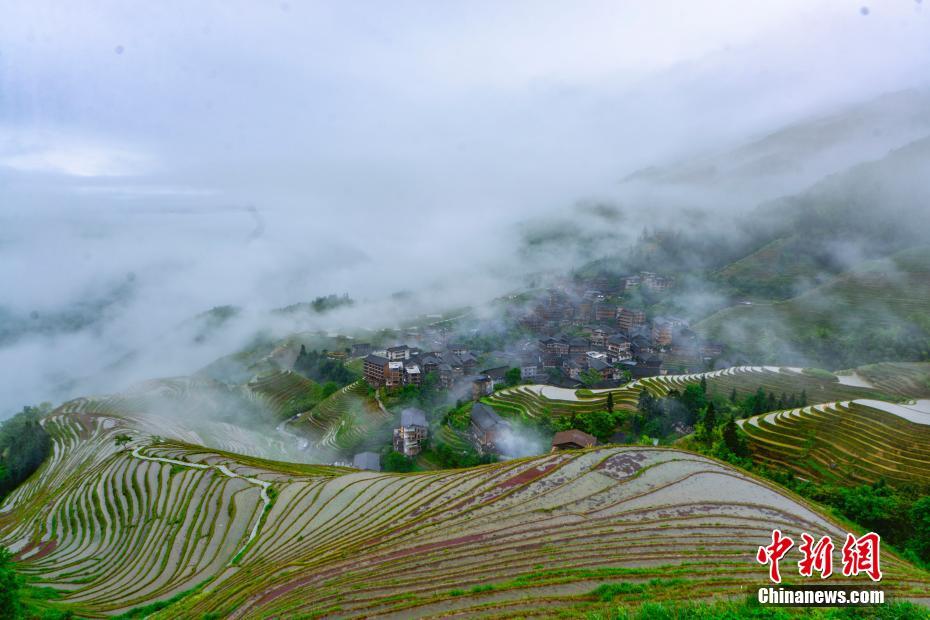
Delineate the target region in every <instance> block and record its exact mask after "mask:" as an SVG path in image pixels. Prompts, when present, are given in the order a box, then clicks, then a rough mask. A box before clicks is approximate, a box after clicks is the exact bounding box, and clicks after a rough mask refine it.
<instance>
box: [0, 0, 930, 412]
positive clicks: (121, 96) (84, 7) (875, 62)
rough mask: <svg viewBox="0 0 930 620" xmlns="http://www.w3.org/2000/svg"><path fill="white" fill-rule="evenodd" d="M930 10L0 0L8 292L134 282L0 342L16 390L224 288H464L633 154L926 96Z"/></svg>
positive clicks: (2, 211) (282, 296) (0, 175)
mask: <svg viewBox="0 0 930 620" xmlns="http://www.w3.org/2000/svg"><path fill="white" fill-rule="evenodd" d="M928 10H930V7H928V6H924V5H923V4H922V3H921V2H919V1H915V0H881V1H874V2H847V1H843V0H834V1H815V0H778V1H777V2H775V1H772V2H745V1H744V0H743V1H740V0H734V1H722V0H702V1H700V2H693V1H692V2H683V1H662V0H654V1H649V2H623V1H620V0H615V1H612V2H600V1H573V2H541V1H532V2H401V1H395V2H327V3H321V2H297V1H290V2H261V1H257V0H256V1H253V2H244V1H243V2H235V1H229V0H226V1H223V2H211V1H207V0H201V1H198V2H173V1H160V2H126V1H121V2H115V1H114V2H97V1H92V0H88V1H85V2H80V3H74V2H72V3H68V2H45V1H43V0H28V1H13V0H0V307H4V308H6V309H8V310H9V311H12V312H14V313H19V314H22V313H26V314H28V313H30V312H43V313H48V312H53V311H55V310H56V309H60V308H63V307H68V306H69V305H70V304H74V303H75V302H76V301H78V300H81V299H86V298H88V297H93V296H95V295H102V294H104V293H105V292H106V291H108V290H110V289H111V288H112V287H113V286H115V285H117V284H118V283H120V282H122V281H124V279H125V278H126V277H127V276H128V275H129V274H132V277H135V280H134V281H135V282H136V283H137V285H136V286H137V293H136V296H135V297H134V299H133V303H132V304H131V305H130V306H129V307H128V308H126V309H124V310H121V314H119V316H117V317H114V321H115V323H114V325H117V326H118V327H114V328H113V330H114V331H108V332H105V333H102V334H99V333H98V334H95V335H94V336H93V337H92V338H91V337H89V336H87V335H82V336H81V339H80V340H70V341H65V340H62V339H55V340H43V339H33V340H30V341H29V343H28V351H27V352H24V351H26V350H24V349H22V348H19V349H10V350H6V351H2V350H0V371H3V372H5V373H8V376H12V377H13V380H12V381H11V382H10V383H16V384H17V387H16V389H15V390H13V389H12V388H10V389H8V390H7V394H6V396H7V397H8V398H11V397H10V396H9V395H10V394H14V395H15V397H16V398H21V399H22V398H26V397H28V398H34V397H38V396H40V395H41V393H42V389H41V386H42V385H44V383H43V381H44V379H43V378H42V377H45V376H47V375H49V373H53V374H54V373H59V374H63V375H67V374H68V368H66V367H64V366H62V367H58V368H54V369H48V368H45V367H41V368H40V366H42V364H43V363H44V362H42V361H41V360H43V359H44V356H45V354H46V352H47V351H48V348H49V347H51V346H54V347H61V348H62V350H66V351H68V352H69V353H70V354H73V355H76V356H78V355H79V352H81V351H92V352H93V355H92V356H91V358H92V360H93V361H95V362H100V361H101V360H103V359H104V358H107V355H110V356H112V355H113V354H114V351H116V352H119V351H121V350H122V349H121V348H120V347H117V346H115V345H114V342H115V341H119V342H121V343H122V344H123V345H124V346H128V345H136V344H139V343H141V342H144V341H146V340H148V339H151V338H153V337H155V336H157V334H159V333H161V331H163V330H164V329H166V328H168V327H170V326H171V325H173V324H174V323H175V322H177V321H180V320H183V319H184V318H186V317H189V316H191V315H192V314H194V313H196V312H199V311H201V310H204V309H206V308H209V307H211V306H214V305H217V304H222V303H237V304H257V305H259V306H272V307H273V306H279V305H283V304H286V303H293V302H296V301H301V300H306V299H309V298H312V297H313V296H315V295H320V294H325V293H329V292H337V293H341V292H349V293H350V294H352V295H353V296H356V297H366V296H372V297H376V296H378V295H383V294H385V293H389V292H391V291H395V290H398V289H401V288H414V287H416V286H418V285H419V284H421V283H422V282H424V281H427V280H430V281H432V280H436V279H442V278H448V277H450V276H454V277H456V278H459V279H458V280H456V281H457V282H459V283H464V282H469V280H467V279H464V278H467V277H468V275H472V276H473V275H474V274H475V272H477V271H480V270H481V269H486V268H487V267H488V264H489V263H490V264H494V263H499V262H503V261H507V260H510V258H511V256H510V255H509V254H508V252H509V250H510V249H511V248H510V246H512V243H509V242H510V241H512V237H510V236H509V234H510V233H509V231H510V230H511V228H509V227H510V226H512V225H513V224H514V223H516V222H520V221H525V220H528V219H533V218H536V217H542V216H543V215H545V214H550V213H558V212H559V211H560V210H564V209H565V208H567V207H568V206H569V205H571V204H573V203H574V202H575V201H577V200H579V199H584V198H590V197H610V196H612V195H613V192H614V191H615V190H616V187H617V184H618V182H619V180H620V179H622V178H623V177H624V176H625V175H626V174H628V173H630V172H631V171H633V170H635V169H637V168H639V167H642V166H645V165H650V164H653V163H657V162H663V161H667V160H669V159H674V158H677V157H679V156H683V155H687V154H691V153H696V152H701V151H702V150H705V149H715V148H722V147H724V146H726V145H730V144H736V143H739V142H740V141H743V140H746V139H748V138H750V137H753V136H757V135H761V134H763V133H764V132H766V131H769V130H772V129H774V128H777V127H780V126H782V125H784V124H786V123H790V122H792V121H794V120H797V119H801V118H808V117H811V116H812V115H817V114H821V113H824V112H827V111H830V110H834V109H836V108H838V107H840V106H843V105H845V104H849V103H853V102H858V101H863V100H867V99H869V98H870V97H874V96H876V95H879V94H881V93H885V92H891V91H896V90H900V89H905V88H911V87H915V86H925V81H926V77H925V76H927V75H930V15H928V13H927V11H928ZM504 271H506V270H504ZM474 286H475V287H476V288H475V289H474V290H470V289H469V288H468V287H467V286H460V287H458V290H457V293H458V294H464V293H469V294H472V295H474V294H475V293H478V294H483V293H484V292H485V291H484V289H481V288H479V287H478V284H477V283H476V284H474ZM501 286H504V284H502V285H501ZM493 290H494V287H493V286H490V287H489V288H488V292H492V291H493ZM22 346H25V345H21V347H22ZM114 347H115V349H114ZM110 361H112V360H110ZM158 370H159V371H162V370H164V369H161V368H159V369H158ZM189 370H190V369H189V368H178V369H177V372H183V371H189ZM55 376H58V375H57V374H56V375H55ZM22 386H28V389H26V388H23V387H22ZM6 404H7V403H6V402H5V401H4V394H0V407H2V406H3V405H6ZM23 404H25V403H23Z"/></svg>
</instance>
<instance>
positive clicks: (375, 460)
mask: <svg viewBox="0 0 930 620" xmlns="http://www.w3.org/2000/svg"><path fill="white" fill-rule="evenodd" d="M352 465H353V466H354V467H355V468H356V469H370V470H372V471H381V456H380V455H379V454H378V453H377V452H359V453H358V454H356V455H355V456H354V457H353V458H352Z"/></svg>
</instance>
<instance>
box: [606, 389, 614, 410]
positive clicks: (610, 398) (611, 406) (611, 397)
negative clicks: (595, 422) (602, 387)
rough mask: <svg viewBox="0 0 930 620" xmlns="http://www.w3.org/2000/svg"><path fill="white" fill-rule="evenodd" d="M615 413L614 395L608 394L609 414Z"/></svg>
mask: <svg viewBox="0 0 930 620" xmlns="http://www.w3.org/2000/svg"><path fill="white" fill-rule="evenodd" d="M613 412H614V393H613V392H607V413H613Z"/></svg>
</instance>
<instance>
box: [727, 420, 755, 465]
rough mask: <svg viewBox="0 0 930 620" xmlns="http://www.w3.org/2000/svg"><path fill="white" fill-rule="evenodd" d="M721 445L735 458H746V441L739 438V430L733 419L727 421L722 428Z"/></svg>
mask: <svg viewBox="0 0 930 620" xmlns="http://www.w3.org/2000/svg"><path fill="white" fill-rule="evenodd" d="M723 443H724V444H725V445H726V447H727V448H728V449H729V450H730V452H732V453H733V454H735V455H736V456H747V455H748V454H749V450H748V448H747V447H746V441H745V440H744V439H743V438H742V437H741V436H740V434H739V428H737V426H736V421H735V420H734V419H733V418H730V419H729V420H727V423H726V424H724V426H723Z"/></svg>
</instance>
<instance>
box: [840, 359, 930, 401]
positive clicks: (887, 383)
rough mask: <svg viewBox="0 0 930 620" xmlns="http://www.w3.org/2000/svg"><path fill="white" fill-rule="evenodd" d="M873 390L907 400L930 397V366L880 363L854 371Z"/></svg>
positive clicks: (924, 364)
mask: <svg viewBox="0 0 930 620" xmlns="http://www.w3.org/2000/svg"><path fill="white" fill-rule="evenodd" d="M856 374H857V375H859V376H860V377H862V378H863V379H865V380H866V381H868V382H869V383H870V384H871V385H873V386H875V389H877V390H879V391H881V392H885V393H887V394H897V395H900V396H904V397H907V398H927V397H930V364H928V363H911V364H906V363H889V362H885V363H881V364H870V365H868V366H863V367H861V368H857V369H856Z"/></svg>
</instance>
